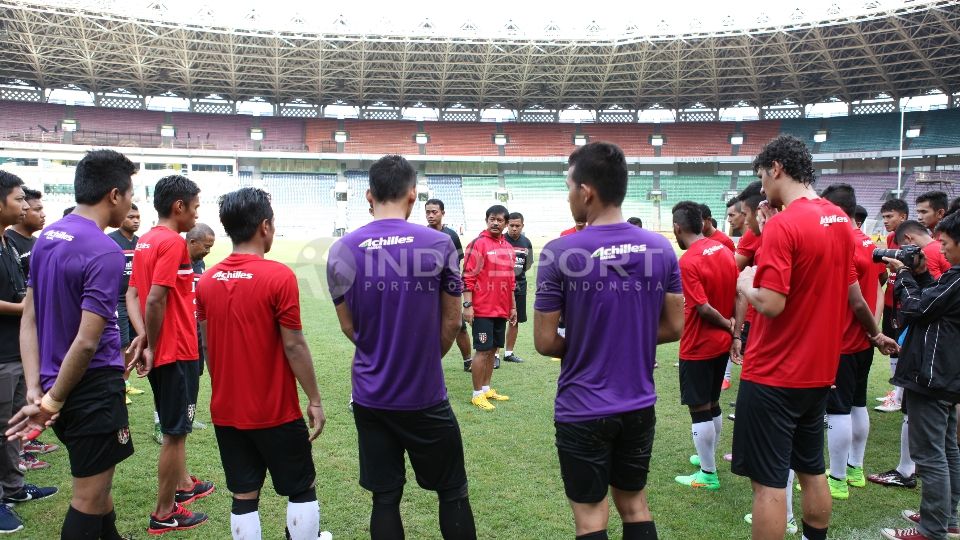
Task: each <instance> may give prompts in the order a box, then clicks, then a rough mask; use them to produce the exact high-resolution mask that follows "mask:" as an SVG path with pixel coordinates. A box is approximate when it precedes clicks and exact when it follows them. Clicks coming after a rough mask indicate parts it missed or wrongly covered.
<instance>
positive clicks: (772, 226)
mask: <svg viewBox="0 0 960 540" xmlns="http://www.w3.org/2000/svg"><path fill="white" fill-rule="evenodd" d="M782 222H783V220H782V219H773V220H770V221H769V222H768V223H767V225H766V227H764V230H763V253H762V254H761V255H760V257H759V259H760V260H759V261H754V262H755V264H756V265H757V274H756V275H755V276H754V278H753V286H754V287H757V288H763V289H770V290H771V291H775V292H778V293H780V294H784V295H786V294H790V277H791V275H792V273H793V244H794V241H793V238H791V234H790V233H789V232H788V231H787V230H785V229H784V227H783V224H782Z"/></svg>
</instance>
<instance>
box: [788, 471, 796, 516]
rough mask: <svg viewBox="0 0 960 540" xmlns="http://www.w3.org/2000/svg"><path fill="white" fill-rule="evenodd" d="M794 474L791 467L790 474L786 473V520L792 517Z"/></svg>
mask: <svg viewBox="0 0 960 540" xmlns="http://www.w3.org/2000/svg"><path fill="white" fill-rule="evenodd" d="M794 476H796V473H794V472H793V469H790V474H788V475H787V521H790V520H791V519H793V478H794Z"/></svg>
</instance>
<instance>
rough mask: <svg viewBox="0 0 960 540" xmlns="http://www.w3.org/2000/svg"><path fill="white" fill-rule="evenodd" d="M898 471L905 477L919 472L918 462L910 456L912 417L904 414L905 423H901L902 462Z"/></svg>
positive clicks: (898, 466)
mask: <svg viewBox="0 0 960 540" xmlns="http://www.w3.org/2000/svg"><path fill="white" fill-rule="evenodd" d="M897 472H899V473H900V474H902V475H903V476H905V477H910V476H913V473H915V472H917V464H916V463H914V462H913V459H911V458H910V418H909V417H908V416H907V415H903V424H901V425H900V464H899V465H897Z"/></svg>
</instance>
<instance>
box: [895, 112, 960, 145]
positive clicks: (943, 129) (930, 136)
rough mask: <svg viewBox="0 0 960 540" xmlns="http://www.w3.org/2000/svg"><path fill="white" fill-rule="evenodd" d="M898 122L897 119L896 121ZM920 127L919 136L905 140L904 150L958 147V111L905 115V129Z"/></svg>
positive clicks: (959, 138)
mask: <svg viewBox="0 0 960 540" xmlns="http://www.w3.org/2000/svg"><path fill="white" fill-rule="evenodd" d="M898 120H899V119H898ZM911 126H919V127H920V136H919V137H916V138H914V139H906V140H905V141H904V142H905V147H906V148H951V147H957V146H960V129H957V126H960V109H946V110H941V111H924V112H916V113H907V115H906V121H905V125H904V127H905V128H910V127H911Z"/></svg>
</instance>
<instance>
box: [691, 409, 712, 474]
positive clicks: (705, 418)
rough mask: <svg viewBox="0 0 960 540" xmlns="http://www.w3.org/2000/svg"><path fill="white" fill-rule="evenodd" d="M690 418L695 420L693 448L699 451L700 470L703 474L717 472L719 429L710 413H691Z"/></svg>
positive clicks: (692, 431)
mask: <svg viewBox="0 0 960 540" xmlns="http://www.w3.org/2000/svg"><path fill="white" fill-rule="evenodd" d="M690 417H691V419H692V420H693V423H692V424H691V429H690V431H691V433H692V434H693V446H694V448H696V449H697V455H699V456H700V470H702V471H703V472H708V473H713V472H717V463H716V457H715V455H714V454H715V453H716V446H717V428H716V426H714V422H713V418H712V417H711V416H710V411H696V412H691V413H690Z"/></svg>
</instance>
